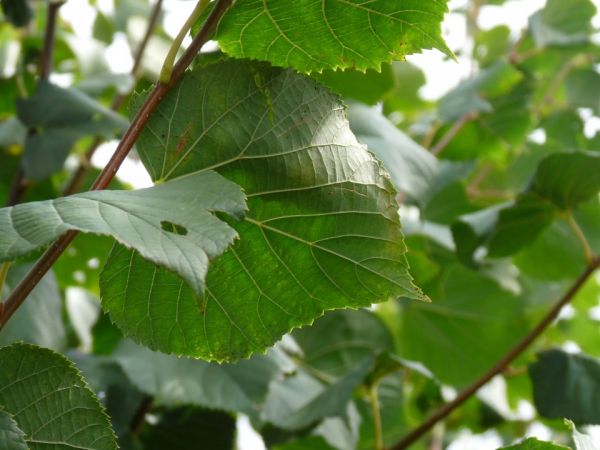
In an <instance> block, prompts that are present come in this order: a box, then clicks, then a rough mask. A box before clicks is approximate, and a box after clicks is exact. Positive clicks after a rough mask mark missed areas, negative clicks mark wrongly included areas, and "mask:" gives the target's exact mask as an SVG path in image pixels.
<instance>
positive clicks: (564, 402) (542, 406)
mask: <svg viewBox="0 0 600 450" xmlns="http://www.w3.org/2000/svg"><path fill="white" fill-rule="evenodd" d="M529 377H530V378H531V382H532V384H533V398H534V401H535V407H536V408H537V410H538V412H539V413H540V415H542V416H543V417H548V418H563V417H566V418H568V419H570V420H572V421H573V422H575V423H577V424H600V410H599V409H598V407H597V405H598V404H600V360H597V359H595V358H591V357H589V356H586V355H572V354H569V353H565V352H563V351H560V350H549V351H545V352H542V353H540V354H539V358H538V361H536V362H535V363H533V364H532V365H530V366H529Z"/></svg>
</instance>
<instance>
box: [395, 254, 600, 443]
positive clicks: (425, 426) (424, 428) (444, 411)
mask: <svg viewBox="0 0 600 450" xmlns="http://www.w3.org/2000/svg"><path fill="white" fill-rule="evenodd" d="M598 267H600V258H597V257H596V258H594V259H593V261H592V262H591V263H590V265H589V266H588V267H587V268H586V269H585V270H584V271H583V273H582V274H581V275H580V276H579V277H578V278H577V280H575V282H574V283H573V285H572V286H571V287H570V288H569V290H568V291H567V292H566V293H565V294H564V295H563V297H562V298H561V299H560V300H559V301H558V302H556V304H555V305H554V306H553V307H552V309H551V310H550V311H549V312H548V314H546V316H545V317H544V318H543V319H542V320H541V321H540V323H538V325H537V326H536V327H535V328H534V329H533V330H531V331H530V332H529V334H527V336H525V337H524V338H523V339H522V340H521V341H519V342H518V343H517V344H516V345H515V346H514V347H513V348H512V349H510V350H509V351H508V352H507V353H506V354H505V355H504V356H503V357H502V358H501V359H500V360H499V361H498V363H496V365H494V367H492V368H491V369H490V370H488V371H487V372H486V373H485V374H484V375H483V376H481V377H480V378H479V379H478V380H476V381H475V382H474V383H473V384H471V385H470V386H469V387H467V388H466V389H465V390H463V391H462V392H461V393H460V394H458V396H457V397H456V398H455V399H454V400H452V401H451V402H449V403H446V404H445V405H444V406H442V407H441V408H440V409H438V410H437V411H436V412H435V413H433V414H432V415H431V416H430V417H429V418H428V419H427V420H425V421H424V422H423V423H422V424H421V425H419V426H418V427H416V428H415V429H414V430H412V431H411V432H410V433H409V434H408V435H407V436H406V437H404V438H403V439H402V440H401V441H400V442H398V443H397V444H396V445H394V446H393V447H391V449H390V450H403V449H405V448H408V446H409V445H411V444H413V443H414V442H415V441H417V440H418V439H420V438H421V437H422V436H423V435H424V434H425V433H427V432H428V431H429V430H430V429H431V428H432V427H433V426H434V425H435V424H436V423H438V422H439V421H440V420H442V419H444V418H445V417H446V416H448V414H450V413H451V412H452V411H454V410H455V409H456V408H458V407H459V406H460V405H462V404H463V403H464V402H465V401H466V400H468V399H469V398H470V397H471V396H472V395H474V394H475V393H476V392H477V391H478V390H479V388H481V387H482V386H483V385H484V384H486V383H487V382H488V381H490V380H491V379H492V378H494V377H495V376H496V375H498V374H500V373H502V372H503V371H504V370H505V369H506V368H507V367H508V365H509V364H510V363H511V362H513V361H514V359H515V358H517V356H519V355H520V354H521V353H522V352H523V351H524V350H525V349H527V348H528V347H529V346H530V345H531V344H532V343H533V341H535V340H536V339H537V338H538V337H539V336H540V335H541V334H542V333H543V332H544V330H545V329H546V328H548V326H550V324H552V322H554V320H555V319H556V318H557V317H558V315H559V313H560V311H561V310H562V309H563V307H564V306H565V305H567V304H569V302H570V301H571V300H572V299H573V297H574V296H575V294H577V292H579V290H580V289H581V287H582V286H583V285H584V284H585V282H586V281H587V280H588V278H589V277H590V276H591V275H592V274H593V273H594V272H595V271H596V269H598Z"/></svg>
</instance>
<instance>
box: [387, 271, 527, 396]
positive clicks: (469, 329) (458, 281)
mask: <svg viewBox="0 0 600 450" xmlns="http://www.w3.org/2000/svg"><path fill="white" fill-rule="evenodd" d="M446 266H447V267H446V269H445V271H444V273H443V275H442V276H438V277H436V284H434V285H433V286H432V287H431V288H432V289H434V288H435V292H431V296H432V297H433V298H435V302H434V303H431V304H424V303H418V302H402V306H403V308H402V311H401V313H399V315H398V317H397V319H396V320H397V321H398V322H399V323H398V325H397V327H398V331H397V334H396V338H397V346H398V353H399V355H400V356H402V357H403V358H406V359H409V360H413V361H419V362H421V363H423V364H424V365H425V366H426V367H427V368H428V369H430V370H431V371H432V372H433V374H434V375H435V376H436V377H437V378H439V380H440V381H441V382H443V383H447V384H451V385H454V386H465V385H466V384H468V383H469V382H471V381H473V380H475V379H476V378H477V377H478V376H480V375H481V374H483V373H484V372H485V371H486V370H487V369H488V368H489V367H490V366H491V365H492V364H493V363H495V362H496V361H497V359H498V357H499V356H498V355H502V354H503V353H504V352H505V351H507V350H508V349H509V348H510V347H511V346H512V345H513V344H514V343H515V342H517V340H518V339H519V338H520V337H521V336H523V335H525V333H526V329H527V328H526V322H525V320H524V317H523V302H522V300H521V299H519V298H517V297H516V296H514V295H513V294H511V293H509V292H507V291H505V290H502V289H501V288H500V287H498V285H497V284H496V283H495V282H494V281H491V280H489V279H488V278H485V277H484V276H483V275H482V274H480V273H477V272H474V271H471V270H468V269H466V268H464V267H463V266H461V265H458V264H456V263H454V264H451V263H446ZM434 294H435V295H434ZM415 342H418V345H416V344H415Z"/></svg>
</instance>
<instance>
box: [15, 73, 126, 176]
mask: <svg viewBox="0 0 600 450" xmlns="http://www.w3.org/2000/svg"><path fill="white" fill-rule="evenodd" d="M17 114H18V116H19V119H20V120H21V122H23V124H25V125H26V126H27V127H29V129H30V130H31V131H30V133H29V134H28V136H27V139H26V143H25V153H24V155H23V169H24V171H25V174H26V175H27V177H28V178H31V179H34V180H40V179H43V178H45V177H47V176H48V175H50V174H52V173H54V172H57V171H59V170H60V169H61V168H62V166H63V163H64V161H65V158H66V157H67V155H68V154H69V151H70V150H71V147H72V146H73V144H74V143H75V142H76V141H77V140H78V139H80V138H82V137H84V136H90V135H95V136H104V137H106V138H108V139H110V138H111V137H113V136H114V135H115V134H116V133H119V132H121V131H122V130H124V129H125V128H127V121H126V120H125V119H124V118H123V117H121V116H119V115H118V114H117V113H115V112H113V111H111V110H109V109H108V108H105V107H103V106H102V105H101V104H99V103H98V102H96V101H95V100H94V99H92V98H91V97H88V96H87V95H85V94H83V93H82V92H80V91H77V90H75V89H64V88H61V87H58V86H55V85H53V84H51V83H49V82H46V81H42V82H40V86H39V88H38V90H37V92H36V93H35V94H34V95H33V96H31V97H29V98H27V99H24V100H19V101H18V102H17Z"/></svg>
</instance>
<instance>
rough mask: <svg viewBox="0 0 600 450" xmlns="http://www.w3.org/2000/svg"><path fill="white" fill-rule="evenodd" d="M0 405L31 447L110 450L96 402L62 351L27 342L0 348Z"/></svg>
mask: <svg viewBox="0 0 600 450" xmlns="http://www.w3.org/2000/svg"><path fill="white" fill-rule="evenodd" d="M0 366H1V367H2V370H1V371H0V407H1V408H2V409H4V410H5V411H6V412H8V413H10V414H12V416H13V418H14V420H15V422H16V423H17V425H18V426H19V428H20V429H21V430H23V432H24V433H25V436H26V437H25V441H26V442H27V445H28V446H29V449H31V450H47V449H48V448H55V449H57V450H59V449H60V450H63V449H64V450H68V449H71V448H79V449H84V448H85V449H87V450H116V448H117V444H116V442H115V435H114V433H113V431H112V429H111V427H110V422H109V420H108V417H107V416H106V414H105V413H104V410H103V409H102V407H101V406H100V403H99V402H98V400H97V399H96V397H95V396H94V394H93V393H92V391H91V390H90V389H89V388H88V387H87V385H86V384H85V382H84V381H83V379H82V378H81V375H80V373H79V372H78V371H77V370H76V369H75V368H74V367H73V365H72V364H71V362H70V361H69V360H67V359H66V358H65V357H64V356H62V355H59V354H58V353H54V352H53V351H51V350H47V349H43V348H39V347H35V346H32V345H28V344H14V345H11V346H10V347H3V348H1V349H0Z"/></svg>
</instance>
